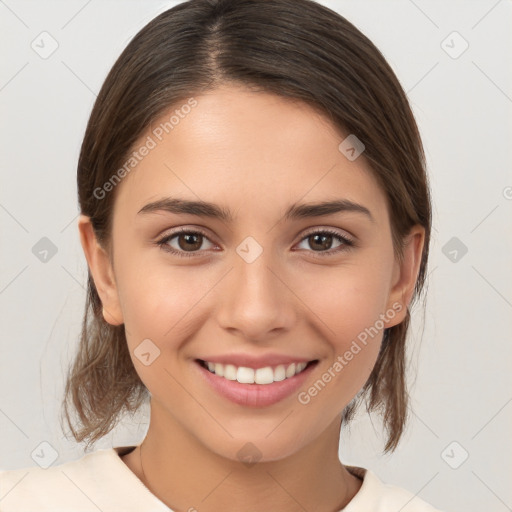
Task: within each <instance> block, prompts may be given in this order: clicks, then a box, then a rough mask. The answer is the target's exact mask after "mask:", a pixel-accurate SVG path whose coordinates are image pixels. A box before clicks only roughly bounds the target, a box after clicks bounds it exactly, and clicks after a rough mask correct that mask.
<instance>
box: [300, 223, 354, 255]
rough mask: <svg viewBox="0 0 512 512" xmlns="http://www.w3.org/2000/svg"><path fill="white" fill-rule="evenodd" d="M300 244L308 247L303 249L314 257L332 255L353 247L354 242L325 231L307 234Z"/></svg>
mask: <svg viewBox="0 0 512 512" xmlns="http://www.w3.org/2000/svg"><path fill="white" fill-rule="evenodd" d="M300 243H301V244H306V245H307V246H309V247H305V249H307V250H308V251H309V252H313V253H316V254H315V255H316V256H329V255H334V254H336V253H338V252H340V251H344V250H347V249H349V248H351V247H353V246H354V242H353V241H352V240H351V239H350V238H348V237H346V236H344V235H342V234H340V233H338V232H337V231H330V230H325V229H324V230H319V231H314V232H312V233H309V234H307V235H306V236H305V237H304V238H303V239H302V240H301V242H300ZM333 243H336V245H334V246H333Z"/></svg>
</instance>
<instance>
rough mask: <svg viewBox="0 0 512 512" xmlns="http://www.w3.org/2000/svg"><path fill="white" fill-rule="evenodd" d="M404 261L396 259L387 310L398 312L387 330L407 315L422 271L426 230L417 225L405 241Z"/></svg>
mask: <svg viewBox="0 0 512 512" xmlns="http://www.w3.org/2000/svg"><path fill="white" fill-rule="evenodd" d="M404 243H405V246H404V249H403V260H402V261H401V262H400V261H398V260H396V259H395V265H394V269H393V278H392V287H391V290H390V293H389V298H388V304H387V310H390V309H392V310H393V311H396V312H397V313H396V315H395V316H393V318H392V319H389V320H387V321H386V322H385V326H386V328H389V327H393V326H394V325H398V324H399V323H401V322H402V321H403V320H404V318H405V317H406V315H407V308H408V306H409V304H410V302H411V299H412V295H413V293H414V287H415V286H416V280H417V278H418V272H419V270H420V264H421V255H422V252H423V245H424V243H425V228H424V227H423V226H420V225H415V226H413V227H412V228H411V230H410V231H409V234H408V235H407V236H406V237H405V240H404Z"/></svg>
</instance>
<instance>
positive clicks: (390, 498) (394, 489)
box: [343, 466, 441, 512]
mask: <svg viewBox="0 0 512 512" xmlns="http://www.w3.org/2000/svg"><path fill="white" fill-rule="evenodd" d="M347 469H348V470H349V471H350V472H351V473H352V474H355V475H356V476H359V477H360V478H363V484H362V485H361V488H360V489H359V492H358V493H357V494H356V495H355V496H354V498H353V499H352V501H351V502H350V503H349V504H348V505H347V507H345V508H344V509H343V512H363V511H366V510H373V511H374V512H396V511H397V510H400V512H441V511H440V510H439V509H437V508H435V507H433V506H432V505H430V504H429V503H427V502H426V501H424V500H422V499H421V498H419V497H418V496H416V495H415V494H413V493H412V492H410V491H408V490H406V489H404V488H402V487H399V486H396V485H392V484H388V483H385V482H384V481H382V480H381V479H380V478H379V477H378V476H377V475H376V474H375V473H373V472H372V471H371V470H369V469H364V468H359V467H356V466H347Z"/></svg>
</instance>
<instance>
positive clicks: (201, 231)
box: [158, 226, 355, 252]
mask: <svg viewBox="0 0 512 512" xmlns="http://www.w3.org/2000/svg"><path fill="white" fill-rule="evenodd" d="M339 230H341V228H334V227H325V226H317V227H312V228H308V229H307V230H306V231H305V232H304V234H302V235H301V238H300V239H299V240H298V241H297V243H300V242H302V241H303V240H304V239H305V238H307V237H308V236H311V235H312V234H315V233H324V232H333V233H331V234H335V235H337V236H339V237H341V238H342V239H343V238H344V239H347V240H348V241H350V242H352V243H353V242H354V241H355V237H354V235H352V234H351V233H349V232H348V231H346V230H341V231H342V232H340V231H339ZM182 233H197V234H200V235H202V236H204V237H205V238H207V239H208V240H209V241H210V242H211V243H212V244H214V245H219V244H217V243H216V242H215V241H214V240H212V239H211V236H210V235H209V234H208V233H207V232H206V230H204V229H203V228H199V227H190V228H187V227H179V228H177V229H176V231H174V232H172V233H167V234H164V235H162V236H161V237H159V239H158V240H159V241H160V242H161V241H163V240H166V239H167V241H169V240H172V239H173V238H174V237H176V236H178V235H180V234H182ZM193 252H201V251H193Z"/></svg>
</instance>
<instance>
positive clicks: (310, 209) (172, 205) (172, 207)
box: [138, 197, 375, 222]
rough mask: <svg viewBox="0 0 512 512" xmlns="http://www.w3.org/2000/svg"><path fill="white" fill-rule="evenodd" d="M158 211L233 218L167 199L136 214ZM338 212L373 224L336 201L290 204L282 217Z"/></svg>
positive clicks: (357, 207) (210, 206) (202, 204)
mask: <svg viewBox="0 0 512 512" xmlns="http://www.w3.org/2000/svg"><path fill="white" fill-rule="evenodd" d="M159 211H164V212H169V213H176V214H189V215H197V216H198V217H210V218H214V219H220V220H223V221H226V222H233V219H234V216H233V214H232V213H231V211H230V210H229V209H226V208H223V207H221V206H219V205H216V204H215V203H209V202H207V201H191V200H188V199H179V198H171V197H167V198H164V199H160V200H158V201H154V202H152V203H148V204H146V205H145V206H143V207H142V208H141V209H140V210H139V211H138V213H156V212H159ZM340 212H356V213H361V214H364V215H366V216H367V217H368V218H369V220H371V221H372V222H375V219H374V218H373V216H372V214H371V212H370V210H369V209H368V208H366V207H365V206H363V205H361V204H358V203H354V202H353V201H349V200H348V199H338V200H334V201H322V202H320V203H309V204H296V203H295V204H292V205H291V206H290V207H289V208H288V210H286V213H285V215H284V218H285V220H293V219H304V218H309V217H322V216H324V215H332V214H335V213H340Z"/></svg>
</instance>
